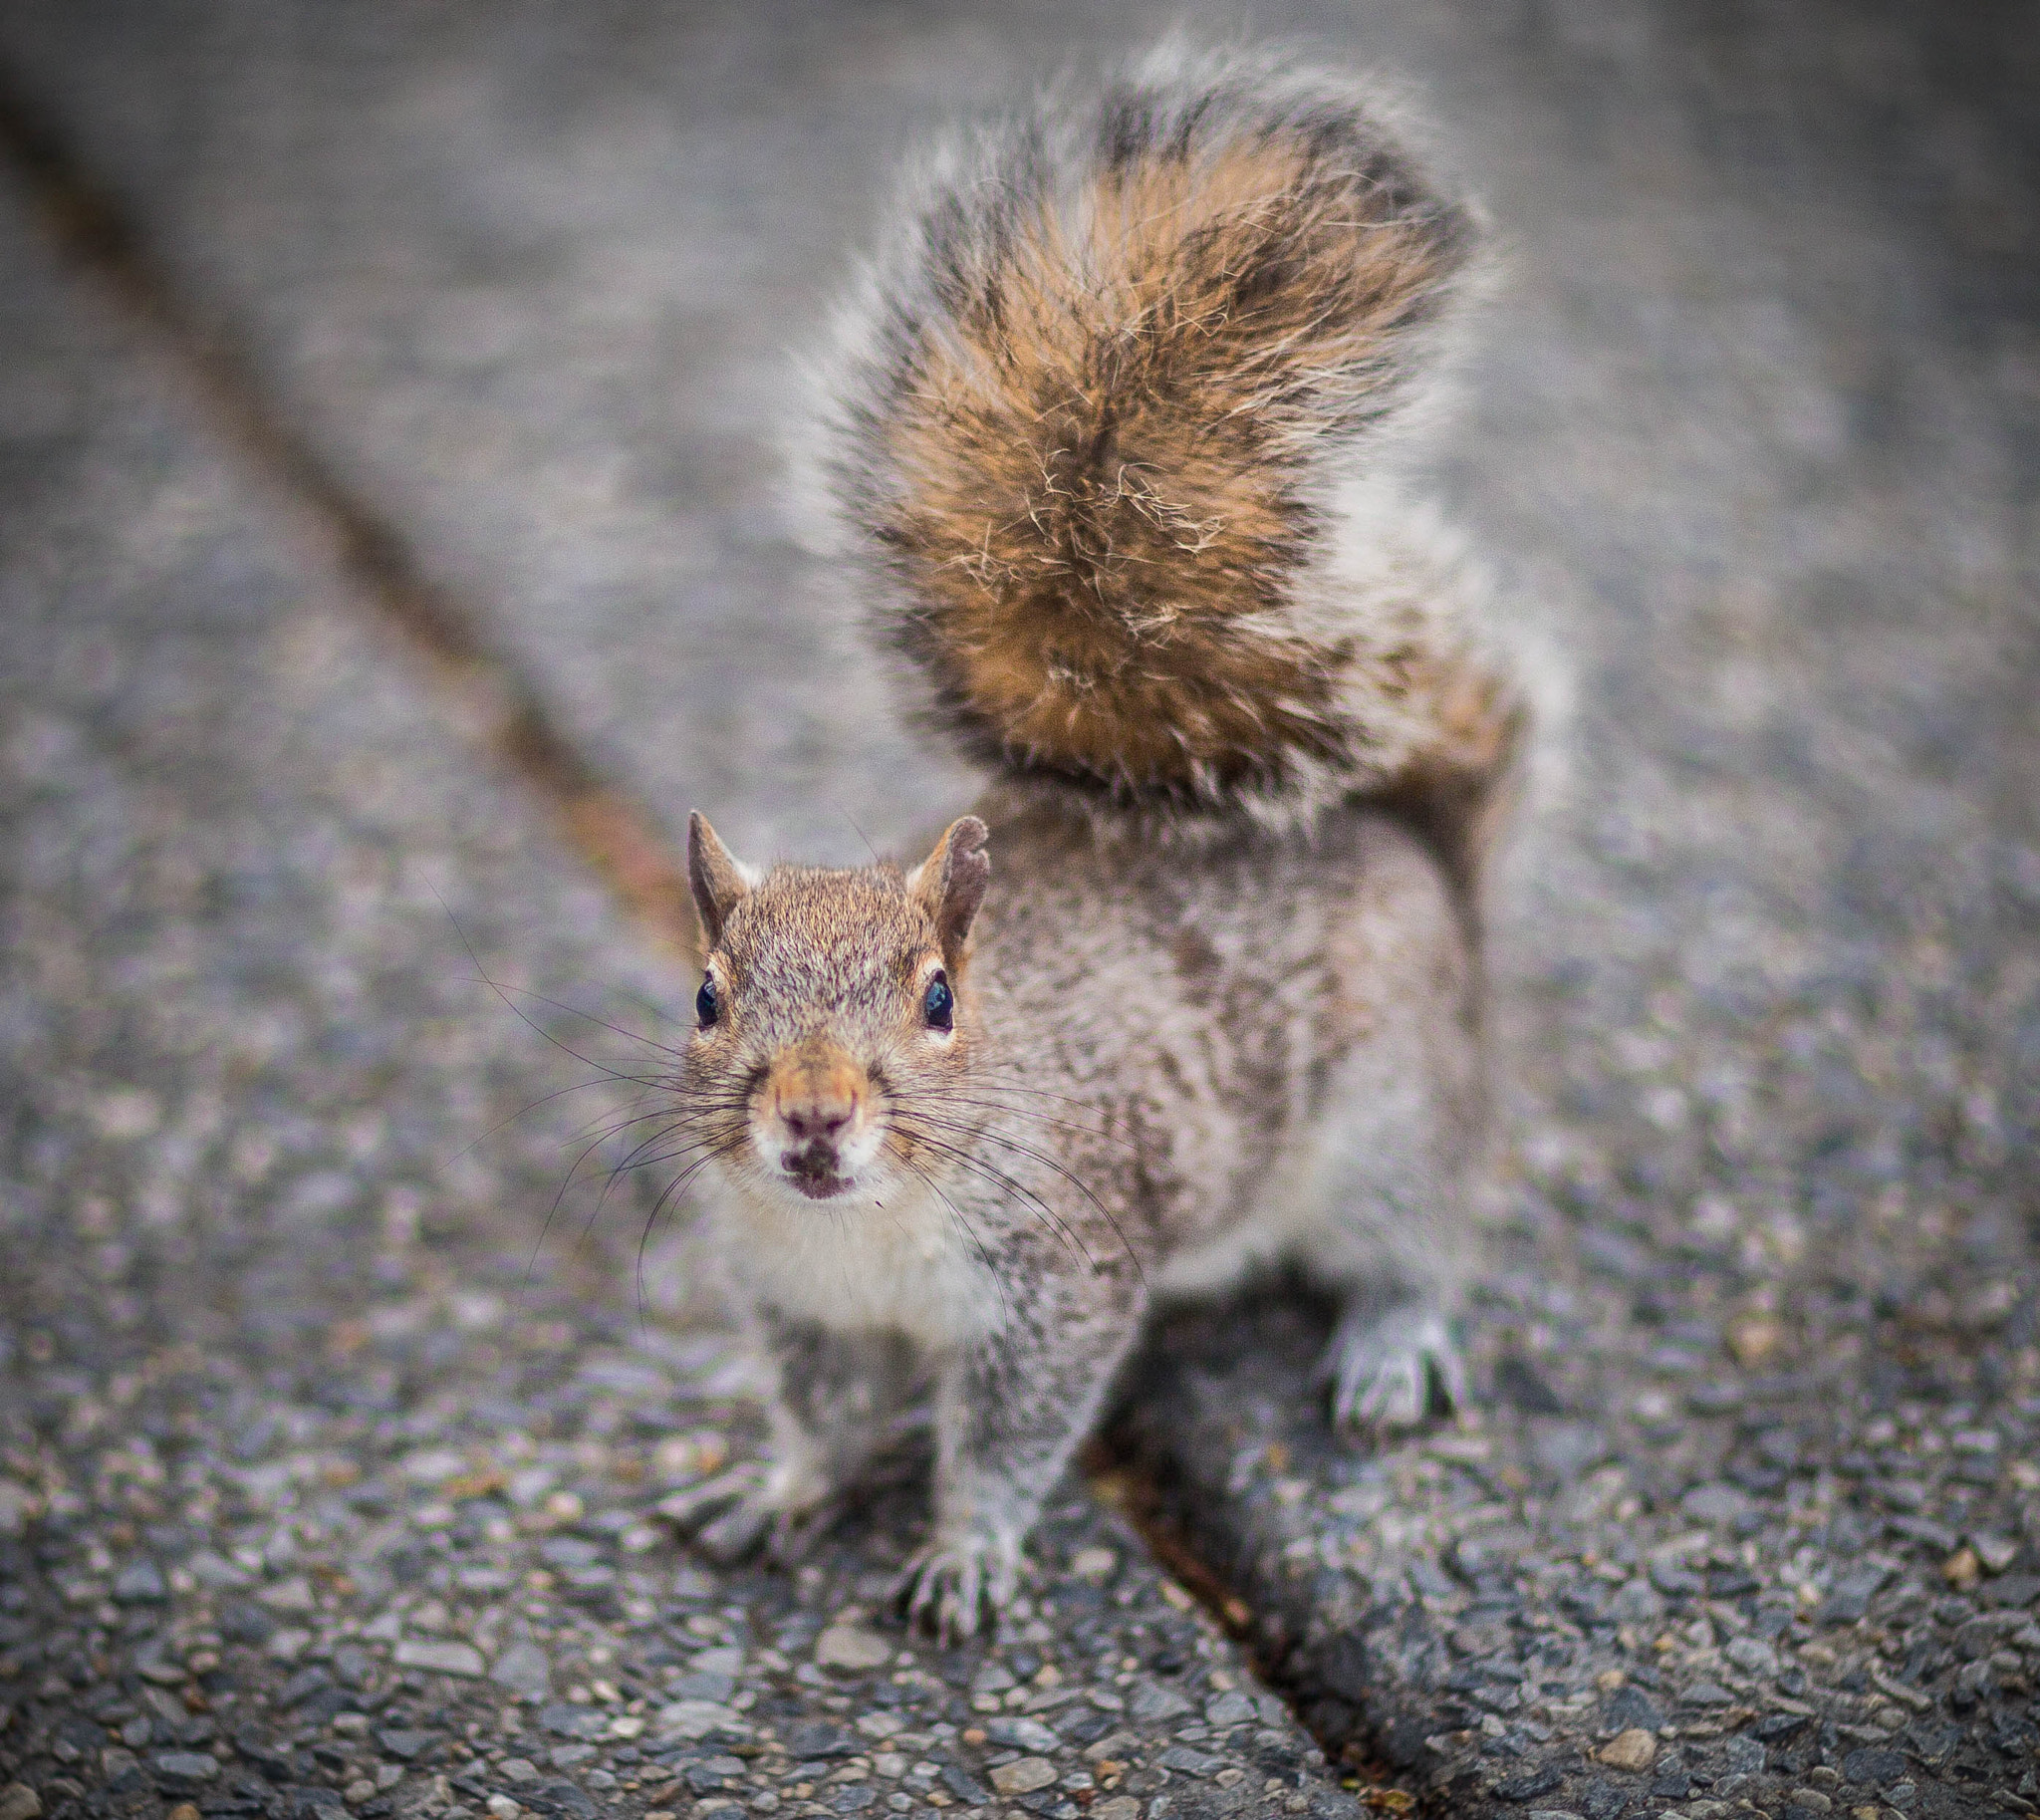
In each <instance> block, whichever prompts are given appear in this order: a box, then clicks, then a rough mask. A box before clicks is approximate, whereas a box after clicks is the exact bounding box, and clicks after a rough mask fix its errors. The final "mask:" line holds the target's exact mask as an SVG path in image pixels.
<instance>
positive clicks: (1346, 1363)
mask: <svg viewBox="0 0 2040 1820" xmlns="http://www.w3.org/2000/svg"><path fill="white" fill-rule="evenodd" d="M1318 1376H1319V1379H1320V1381H1321V1382H1322V1383H1325V1384H1328V1385H1329V1386H1330V1388H1331V1393H1332V1412H1331V1413H1332V1426H1333V1427H1334V1428H1335V1429H1336V1430H1339V1431H1340V1432H1341V1433H1342V1434H1345V1435H1346V1436H1348V1437H1349V1438H1354V1439H1358V1438H1364V1437H1366V1436H1369V1435H1377V1434H1394V1433H1402V1432H1406V1431H1407V1430H1411V1429H1419V1428H1421V1427H1422V1426H1423V1425H1424V1423H1426V1422H1427V1421H1429V1420H1430V1419H1431V1418H1432V1417H1434V1416H1436V1417H1443V1416H1449V1415H1451V1414H1452V1412H1453V1411H1454V1410H1457V1409H1460V1408H1463V1407H1464V1405H1465V1402H1466V1367H1465V1365H1464V1364H1463V1363H1462V1362H1461V1360H1460V1358H1459V1349H1458V1348H1457V1347H1456V1346H1455V1345H1454V1344H1453V1343H1452V1336H1451V1334H1450V1333H1449V1332H1448V1331H1447V1330H1446V1327H1445V1323H1444V1320H1443V1318H1442V1317H1441V1316H1440V1315H1439V1314H1438V1313H1437V1312H1436V1311H1435V1310H1433V1309H1428V1308H1420V1307H1409V1306H1404V1307H1401V1308H1392V1309H1390V1310H1389V1311H1388V1312H1387V1313H1386V1314H1384V1315H1381V1316H1380V1317H1379V1318H1376V1319H1373V1320H1368V1321H1355V1320H1353V1319H1352V1318H1351V1317H1349V1318H1348V1319H1347V1320H1346V1321H1343V1322H1341V1323H1340V1327H1339V1331H1338V1333H1337V1334H1335V1335H1334V1336H1333V1339H1332V1344H1331V1346H1330V1347H1329V1348H1327V1349H1326V1353H1325V1358H1324V1362H1323V1364H1321V1365H1320V1367H1319V1368H1318Z"/></svg>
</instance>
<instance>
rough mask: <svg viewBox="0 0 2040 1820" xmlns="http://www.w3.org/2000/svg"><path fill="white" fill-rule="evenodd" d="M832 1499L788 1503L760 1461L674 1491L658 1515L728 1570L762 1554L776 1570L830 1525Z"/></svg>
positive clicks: (835, 1504)
mask: <svg viewBox="0 0 2040 1820" xmlns="http://www.w3.org/2000/svg"><path fill="white" fill-rule="evenodd" d="M841 1508H842V1506H841V1503H840V1501H839V1500H838V1499H836V1498H834V1497H823V1498H819V1499H816V1500H815V1501H814V1502H812V1503H802V1504H789V1503H788V1502H787V1500H786V1491H785V1488H784V1487H783V1486H782V1485H780V1484H778V1483H777V1482H776V1479H775V1475H774V1473H773V1472H772V1470H771V1468H770V1467H769V1466H767V1465H765V1464H764V1463H763V1462H761V1461H757V1460H745V1461H743V1462H742V1463H740V1464H738V1465H734V1466H731V1467H729V1468H728V1469H727V1470H725V1471H722V1472H718V1473H716V1474H715V1475H714V1476H713V1477H710V1478H705V1479H703V1480H701V1482H700V1483H699V1484H695V1485H689V1486H688V1487H687V1488H686V1489H685V1490H684V1491H676V1492H674V1493H673V1495H672V1496H671V1497H669V1498H666V1499H665V1500H664V1501H663V1502H661V1503H660V1505H659V1506H658V1514H659V1515H660V1516H662V1517H664V1518H665V1519H666V1521H667V1522H669V1523H671V1524H672V1525H673V1527H674V1528H675V1529H677V1530H678V1531H679V1532H680V1533H681V1534H682V1535H685V1536H691V1537H692V1538H693V1541H694V1546H695V1547H697V1548H698V1549H700V1550H701V1552H702V1553H703V1554H705V1555H706V1556H707V1557H708V1558H709V1559H710V1560H711V1561H716V1562H719V1563H722V1564H724V1565H733V1564H734V1563H736V1562H739V1561H745V1560H749V1559H750V1558H751V1557H752V1556H754V1555H759V1554H762V1555H763V1556H764V1557H765V1558H766V1559H767V1560H768V1561H770V1562H771V1563H772V1565H773V1566H775V1567H791V1566H793V1565H794V1564H795V1563H796V1562H798V1561H799V1560H801V1559H802V1558H803V1557H804V1556H805V1555H806V1554H807V1553H808V1552H809V1550H810V1549H812V1548H813V1547H814V1545H815V1543H816V1541H817V1540H818V1539H819V1538H820V1537H821V1536H822V1535H823V1534H824V1533H825V1532H826V1531H827V1530H828V1528H829V1526H830V1524H831V1523H832V1522H834V1521H835V1519H836V1517H837V1515H838V1513H839V1511H840V1510H841Z"/></svg>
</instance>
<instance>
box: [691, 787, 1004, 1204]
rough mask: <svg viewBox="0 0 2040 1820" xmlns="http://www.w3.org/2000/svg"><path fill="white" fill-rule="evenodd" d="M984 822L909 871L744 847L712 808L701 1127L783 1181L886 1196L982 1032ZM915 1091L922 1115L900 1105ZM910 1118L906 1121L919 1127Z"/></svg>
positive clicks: (761, 1181)
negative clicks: (972, 945) (971, 945)
mask: <svg viewBox="0 0 2040 1820" xmlns="http://www.w3.org/2000/svg"><path fill="white" fill-rule="evenodd" d="M985 838H986V829H985V825H984V823H982V822H981V821H979V820H978V819H977V818H976V817H975V816H965V817H964V818H963V819H962V820H961V821H959V822H955V823H953V824H952V825H951V826H950V827H949V829H948V831H947V832H946V833H945V834H944V835H943V836H942V838H941V839H940V840H939V841H937V842H936V843H935V848H934V851H933V852H932V853H930V854H929V855H928V857H927V858H926V859H925V860H924V861H923V862H922V863H921V864H920V865H919V866H918V867H916V868H915V869H914V870H913V871H911V872H906V873H902V872H901V871H900V870H899V869H898V868H897V867H896V866H890V865H888V866H874V867H869V868H858V869H855V870H851V871H843V872H837V871H828V870H824V869H822V868H818V867H799V866H777V867H774V868H773V869H772V870H771V871H770V872H765V873H761V872H759V871H758V870H756V869H755V868H751V867H747V866H745V865H743V864H742V863H741V862H740V861H738V860H737V859H736V858H735V856H734V855H732V854H731V853H730V851H729V849H728V848H726V847H725V846H724V845H723V844H722V842H721V841H720V840H718V839H717V838H716V834H715V830H714V829H712V828H711V827H709V825H708V823H707V822H706V821H705V820H704V819H703V818H702V817H701V816H699V815H695V816H693V817H691V818H690V819H689V821H688V826H687V881H688V884H689V885H690V886H691V888H692V890H693V894H694V908H695V910H696V911H697V912H698V914H699V916H700V919H701V938H702V947H703V949H704V952H705V960H704V963H703V968H702V980H701V990H700V992H699V994H698V995H697V997H696V999H695V1007H694V1008H695V1015H696V1026H695V1030H694V1034H693V1037H692V1038H691V1040H690V1041H689V1042H688V1044H687V1046H686V1049H685V1051H684V1054H683V1057H682V1061H681V1067H680V1085H681V1089H682V1094H683V1097H684V1099H685V1101H686V1110H687V1112H688V1113H689V1115H690V1116H691V1118H692V1119H693V1121H694V1123H695V1126H696V1131H695V1136H696V1137H697V1139H699V1140H700V1141H701V1142H702V1143H703V1144H704V1145H705V1146H706V1147H707V1148H708V1149H709V1150H710V1151H711V1152H712V1153H713V1154H715V1155H717V1156H718V1157H719V1159H720V1161H721V1162H722V1164H723V1167H724V1168H725V1169H727V1170H730V1171H731V1172H732V1173H733V1174H735V1175H736V1176H737V1177H738V1178H739V1179H740V1180H743V1181H744V1182H746V1183H747V1184H750V1185H753V1186H755V1187H758V1188H761V1189H763V1190H764V1191H765V1192H767V1193H771V1194H774V1195H780V1196H787V1197H798V1198H801V1199H805V1200H811V1201H820V1202H824V1203H827V1202H831V1201H839V1200H843V1201H848V1200H849V1199H850V1198H851V1197H853V1196H854V1197H856V1199H858V1200H860V1201H866V1202H869V1201H872V1200H880V1201H883V1200H884V1199H886V1198H887V1197H888V1196H889V1195H890V1194H891V1193H893V1192H895V1191H897V1190H898V1189H899V1188H900V1187H901V1186H902V1185H904V1184H907V1183H910V1182H911V1181H912V1180H913V1178H914V1176H915V1175H916V1174H917V1173H920V1172H921V1171H922V1170H924V1168H925V1164H924V1163H923V1162H922V1161H920V1160H919V1158H918V1157H917V1153H918V1152H919V1151H921V1150H922V1149H923V1148H925V1147H927V1146H929V1145H931V1144H934V1145H938V1144H939V1143H940V1137H939V1130H938V1129H935V1130H931V1129H930V1128H929V1125H928V1120H929V1119H935V1120H936V1121H937V1122H938V1125H947V1124H948V1123H949V1121H948V1119H947V1117H946V1116H945V1115H941V1114H939V1113H934V1112H930V1111H929V1109H928V1105H927V1101H926V1098H925V1096H927V1095H929V1094H939V1093H940V1092H941V1091H942V1089H943V1087H944V1086H945V1085H946V1084H949V1083H954V1082H957V1081H960V1080H961V1079H962V1077H963V1075H964V1073H965V1071H966V1069H967V1067H968V1058H969V1054H970V1051H971V1050H972V1048H973V1047H974V1041H975V1037H974V1031H973V1017H972V1010H971V1000H970V997H969V994H968V993H967V992H966V990H965V986H964V972H965V963H966V960H967V954H968V940H969V935H970V924H971V919H972V918H973V917H974V916H975V915H976V914H977V910H978V906H979V905H981V904H982V903H983V902H984V894H985V887H986V886H987V884H989V883H990V880H991V862H990V861H989V860H988V859H987V858H986V857H985V851H984V846H985ZM909 1104H918V1106H919V1107H920V1111H921V1115H922V1116H920V1117H916V1118H913V1119H906V1118H904V1117H903V1116H902V1108H903V1107H905V1106H907V1105H909ZM909 1127H910V1129H909Z"/></svg>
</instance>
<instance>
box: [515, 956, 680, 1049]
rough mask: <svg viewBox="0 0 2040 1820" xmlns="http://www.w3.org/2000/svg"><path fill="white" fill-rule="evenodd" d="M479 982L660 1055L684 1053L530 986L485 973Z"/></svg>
mask: <svg viewBox="0 0 2040 1820" xmlns="http://www.w3.org/2000/svg"><path fill="white" fill-rule="evenodd" d="M480 983H481V984H483V985H485V986H490V987H493V988H494V989H495V990H496V991H497V992H517V993H520V994H522V995H523V996H524V997H526V998H535V999H537V1000H538V1002H539V1003H540V1004H542V1005H551V1006H552V1007H553V1009H554V1010H555V1011H564V1012H566V1013H567V1015H568V1016H569V1017H578V1018H580V1019H581V1021H582V1022H583V1023H585V1024H594V1025H595V1026H596V1027H597V1028H598V1029H602V1030H607V1031H608V1032H609V1033H610V1034H611V1035H612V1036H620V1037H622V1038H623V1039H624V1041H625V1042H627V1043H641V1044H643V1046H644V1047H645V1048H646V1049H656V1050H657V1051H658V1053H659V1054H660V1055H669V1056H671V1057H672V1058H673V1060H674V1061H676V1062H677V1061H678V1060H680V1058H681V1056H682V1055H683V1054H684V1053H685V1051H684V1050H679V1049H672V1048H668V1047H667V1046H666V1045H665V1044H664V1043H661V1042H658V1041H657V1040H655V1039H654V1038H652V1037H648V1036H643V1035H640V1034H639V1033H638V1031H636V1030H626V1029H625V1028H624V1027H623V1025H622V1024H613V1023H611V1022H610V1021H609V1019H608V1018H606V1017H598V1016H596V1014H595V1013H594V1012H593V1011H584V1010H582V1008H581V1007H580V1006H579V1005H570V1004H569V1003H568V1002H567V1001H566V1000H565V999H563V998H548V997H547V996H546V995H545V994H544V993H543V992H537V991H534V990H533V989H532V988H531V987H530V986H505V985H498V984H497V982H496V981H495V980H493V979H490V978H488V977H487V975H484V976H483V977H482V979H481V981H480Z"/></svg>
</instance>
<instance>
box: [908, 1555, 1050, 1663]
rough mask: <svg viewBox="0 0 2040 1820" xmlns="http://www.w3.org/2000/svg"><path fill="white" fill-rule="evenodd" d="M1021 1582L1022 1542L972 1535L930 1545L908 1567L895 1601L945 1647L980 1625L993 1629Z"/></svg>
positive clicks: (958, 1641) (971, 1632)
mask: <svg viewBox="0 0 2040 1820" xmlns="http://www.w3.org/2000/svg"><path fill="white" fill-rule="evenodd" d="M1019 1583H1020V1542H1019V1538H1018V1537H1017V1536H1014V1537H1006V1536H995V1535H985V1534H982V1533H978V1532H971V1533H969V1534H966V1535H962V1536H955V1537H947V1538H944V1537H940V1536H938V1537H936V1538H935V1540H934V1541H932V1542H930V1543H929V1544H928V1545H927V1546H926V1547H925V1548H923V1549H922V1550H921V1551H920V1552H919V1553H918V1554H916V1555H915V1556H914V1557H913V1559H912V1560H911V1561H909V1562H908V1563H907V1564H906V1569H905V1571H904V1572H903V1573H902V1574H901V1575H900V1576H899V1581H898V1584H897V1586H896V1587H895V1589H894V1597H895V1598H896V1599H897V1600H898V1602H899V1604H900V1605H901V1606H902V1607H903V1608H904V1610H905V1612H906V1618H907V1622H908V1623H910V1624H914V1625H918V1626H919V1627H920V1628H921V1629H923V1630H925V1631H927V1632H929V1633H930V1634H931V1635H932V1636H933V1637H934V1638H935V1639H936V1640H937V1641H938V1642H939V1643H940V1644H941V1645H942V1647H943V1648H944V1649H947V1648H950V1647H952V1646H953V1645H955V1644H958V1643H962V1642H964V1641H966V1640H967V1639H969V1638H972V1637H975V1636H976V1635H977V1633H978V1630H979V1628H980V1626H981V1627H982V1628H983V1629H985V1630H987V1631H989V1630H990V1629H991V1628H992V1627H993V1626H994V1625H995V1624H996V1623H997V1622H998V1617H999V1614H1000V1612H1002V1611H1003V1610H1004V1609H1005V1608H1006V1607H1007V1606H1008V1605H1010V1604H1011V1603H1012V1600H1013V1594H1014V1592H1015V1591H1016V1590H1017V1588H1018V1586H1019Z"/></svg>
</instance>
